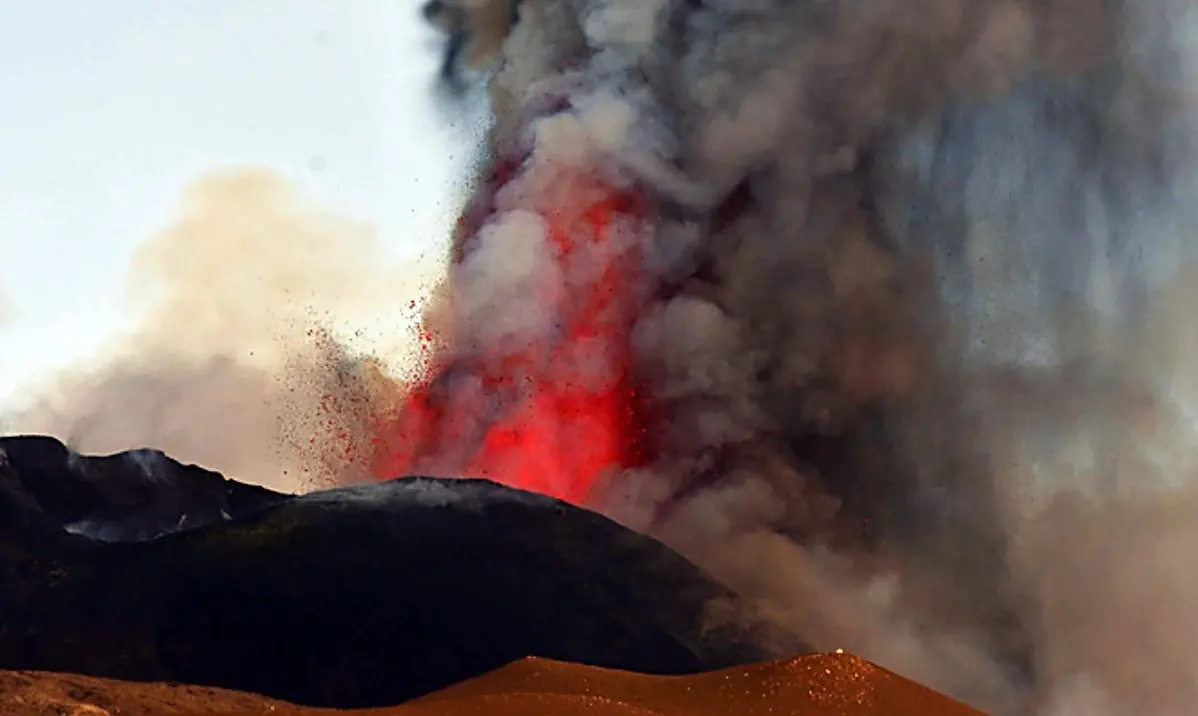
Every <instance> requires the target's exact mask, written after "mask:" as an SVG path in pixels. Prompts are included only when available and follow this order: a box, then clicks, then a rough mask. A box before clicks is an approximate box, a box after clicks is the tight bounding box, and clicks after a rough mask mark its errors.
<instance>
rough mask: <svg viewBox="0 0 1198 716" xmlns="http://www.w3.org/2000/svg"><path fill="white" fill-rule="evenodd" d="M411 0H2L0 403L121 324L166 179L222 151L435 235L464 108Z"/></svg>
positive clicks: (164, 217) (306, 189) (166, 199)
mask: <svg viewBox="0 0 1198 716" xmlns="http://www.w3.org/2000/svg"><path fill="white" fill-rule="evenodd" d="M419 4H420V3H419V0H389V1H381V0H353V1H352V2H330V1H329V0H170V1H169V2H163V1H162V0H103V1H102V2H100V1H98V0H45V1H44V2H38V3H31V2H23V1H21V0H0V107H2V110H0V117H2V120H0V407H2V404H3V401H4V400H5V398H6V396H11V395H13V394H14V391H15V389H16V388H17V387H19V386H22V385H24V384H26V383H27V382H28V381H29V380H30V378H31V376H34V375H39V374H41V375H44V374H46V373H47V372H48V371H51V370H53V369H54V367H55V366H58V365H64V364H67V363H71V362H74V361H76V360H77V359H79V358H80V357H81V356H86V355H87V354H88V353H90V352H92V351H94V350H95V349H96V347H97V346H98V345H100V343H101V342H102V341H104V340H105V339H106V338H109V337H111V336H112V335H113V334H114V332H116V331H119V330H120V329H121V328H122V327H123V326H125V325H127V324H128V323H129V321H130V320H131V317H130V316H129V315H128V314H127V313H126V312H125V309H124V308H123V307H122V291H123V287H124V280H125V275H126V268H127V265H128V262H129V259H130V256H131V254H132V252H133V250H134V248H135V247H136V246H138V245H139V244H140V243H142V242H143V241H145V240H147V239H149V238H150V237H151V236H152V235H153V234H154V233H155V232H156V231H157V230H160V229H162V228H164V227H166V226H167V225H168V224H170V222H171V220H172V218H173V217H174V216H175V215H176V213H177V209H178V206H179V199H180V196H181V192H182V191H183V189H184V187H185V186H187V185H188V184H190V183H191V182H193V181H194V180H195V179H197V178H198V177H200V176H202V175H203V174H205V173H206V172H210V171H213V170H217V169H220V168H223V167H229V166H236V165H254V166H263V167H268V168H270V169H273V170H275V171H277V172H279V173H280V174H282V175H284V176H286V177H288V178H289V179H291V180H293V181H295V182H296V183H297V184H298V186H299V188H300V189H301V190H302V191H303V193H304V195H305V196H306V197H309V198H310V199H312V200H313V201H315V202H318V206H320V207H327V208H328V209H330V210H332V211H335V212H337V213H339V214H342V215H346V216H349V217H351V218H353V219H357V220H362V221H368V222H372V223H373V224H374V225H375V227H376V228H377V230H378V231H379V233H380V235H381V237H382V238H383V240H384V242H385V243H386V245H387V246H388V248H389V249H391V250H392V251H394V252H395V253H396V254H397V256H399V257H407V256H412V257H415V256H417V255H419V254H421V253H424V252H426V251H428V249H429V248H430V246H435V244H436V242H437V241H439V240H441V239H442V237H443V236H444V233H445V230H446V227H447V226H448V222H449V221H450V220H451V218H452V212H453V211H454V210H455V209H456V206H457V203H456V202H457V199H456V196H457V195H459V194H460V193H461V191H462V187H463V177H464V176H465V174H466V171H467V170H468V168H469V162H470V160H471V156H472V141H473V140H474V138H476V137H477V132H478V129H479V126H480V125H479V117H480V113H479V112H478V111H477V110H475V111H473V112H467V111H463V110H460V109H459V110H457V111H454V110H452V109H447V108H446V106H445V103H444V102H438V101H436V100H435V96H436V95H435V91H434V85H433V78H434V77H435V75H436V67H437V62H438V52H439V46H438V44H437V43H438V41H439V38H438V37H437V36H436V35H435V34H434V33H433V31H432V29H431V28H428V27H426V26H425V25H424V23H423V22H422V20H421V18H420V16H419Z"/></svg>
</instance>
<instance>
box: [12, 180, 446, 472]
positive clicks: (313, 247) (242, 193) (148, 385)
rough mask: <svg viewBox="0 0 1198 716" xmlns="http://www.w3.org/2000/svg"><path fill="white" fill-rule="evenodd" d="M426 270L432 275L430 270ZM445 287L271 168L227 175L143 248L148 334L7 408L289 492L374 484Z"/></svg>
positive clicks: (43, 426)
mask: <svg viewBox="0 0 1198 716" xmlns="http://www.w3.org/2000/svg"><path fill="white" fill-rule="evenodd" d="M422 271H423V274H422ZM435 281H436V277H435V274H433V272H432V271H430V270H429V267H420V266H412V265H403V264H401V263H399V262H396V261H394V260H392V259H391V258H390V257H389V256H388V254H387V252H386V250H385V249H384V247H383V246H381V245H380V244H379V243H378V241H377V238H376V236H375V235H374V233H373V231H372V229H371V228H370V227H369V226H367V225H365V224H362V223H360V222H355V221H351V220H349V219H346V218H342V217H339V216H335V215H332V214H329V213H327V212H323V211H320V210H317V209H315V208H313V207H311V206H308V205H306V204H305V202H304V198H303V196H302V195H301V194H300V193H299V192H298V191H296V190H295V188H294V187H292V186H290V185H289V184H288V183H287V182H286V181H285V180H283V179H282V178H281V177H279V176H277V175H275V174H272V173H271V172H269V171H267V170H263V169H257V168H238V169H229V170H226V171H218V172H213V173H211V174H209V175H207V176H205V177H203V178H201V179H200V180H198V181H196V182H195V183H194V184H192V185H191V186H190V187H189V188H188V189H187V190H186V192H185V194H184V196H183V198H182V202H181V206H180V211H179V216H178V219H177V220H176V221H175V223H174V224H173V225H172V226H170V227H168V228H166V229H165V230H163V231H162V232H160V233H159V234H158V235H156V236H154V237H152V238H151V239H150V240H148V241H147V242H146V243H145V244H144V245H142V246H141V247H139V249H138V250H137V251H136V253H135V255H134V256H133V259H132V263H131V266H130V270H129V275H128V278H127V282H126V284H127V292H128V299H129V305H130V309H131V311H133V312H134V315H135V316H136V318H135V322H134V325H133V327H132V329H131V330H129V331H128V332H126V333H125V334H124V335H121V336H119V337H117V338H115V339H114V340H112V341H111V342H110V344H108V345H107V346H106V347H105V348H104V349H103V350H102V351H101V352H100V354H98V355H96V356H94V357H92V358H90V359H88V360H85V361H83V362H82V363H80V364H79V365H76V366H73V367H71V368H70V369H68V370H66V371H63V372H62V373H60V374H57V375H53V376H50V377H49V378H48V379H47V380H46V381H44V383H43V384H42V385H40V386H36V387H35V388H34V389H33V390H32V391H31V393H32V396H33V399H32V400H30V401H29V402H28V406H27V408H26V409H24V410H22V411H20V412H18V413H17V414H15V415H11V416H8V418H9V421H8V422H9V424H10V425H12V426H14V427H19V428H20V429H21V430H22V431H24V432H41V433H48V434H51V435H54V436H57V437H59V438H61V439H64V440H65V441H67V442H68V443H69V444H70V446H71V447H72V448H74V449H75V450H77V451H81V452H88V453H107V452H115V451H118V450H125V449H129V448H134V447H138V446H152V447H154V448H157V449H161V450H163V451H165V452H167V453H169V454H171V456H172V457H175V458H176V459H179V460H183V461H188V462H195V463H198V464H201V465H205V466H209V467H211V468H214V469H219V470H221V471H222V472H225V473H226V474H228V475H230V476H234V477H237V478H239V479H242V480H246V481H250V482H256V483H259V484H263V485H266V486H269V487H273V488H276V489H282V490H287V491H296V490H305V489H310V488H312V487H317V486H323V485H328V484H330V483H333V484H338V483H344V482H352V481H356V480H360V479H364V478H366V477H369V475H368V474H367V473H368V465H367V464H366V463H365V462H364V461H365V460H367V459H368V458H369V438H370V434H371V433H370V431H371V429H372V428H373V425H371V423H370V420H371V418H372V415H373V413H374V411H375V410H382V409H384V407H385V406H386V405H388V401H391V400H394V399H395V398H396V396H397V395H398V394H399V393H400V392H402V388H401V386H402V378H403V375H402V371H398V372H397V371H396V370H395V366H397V365H399V366H400V367H402V364H403V363H405V362H406V361H410V360H411V359H412V357H413V356H412V346H413V345H414V344H415V343H416V341H414V340H413V336H412V334H413V333H414V330H415V328H414V326H415V325H416V318H417V315H416V311H417V303H416V302H417V301H418V300H419V299H421V297H422V296H423V295H424V294H426V293H427V292H428V285H429V284H432V283H435Z"/></svg>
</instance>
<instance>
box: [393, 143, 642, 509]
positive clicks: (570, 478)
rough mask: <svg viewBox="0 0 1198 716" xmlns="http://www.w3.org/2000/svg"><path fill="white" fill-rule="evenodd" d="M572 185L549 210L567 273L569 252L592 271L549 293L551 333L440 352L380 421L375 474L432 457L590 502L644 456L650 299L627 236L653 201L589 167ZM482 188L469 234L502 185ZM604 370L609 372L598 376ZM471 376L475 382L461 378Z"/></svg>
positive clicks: (470, 473)
mask: <svg viewBox="0 0 1198 716" xmlns="http://www.w3.org/2000/svg"><path fill="white" fill-rule="evenodd" d="M514 169H515V167H514V165H511V164H509V165H507V166H502V167H500V168H499V169H498V170H497V171H496V174H495V177H494V179H493V180H492V182H491V186H492V187H494V188H496V189H498V188H499V187H501V186H502V185H503V184H505V183H506V182H507V180H508V178H510V177H511V176H512V174H513V173H514ZM569 185H570V186H575V187H577V188H578V189H579V190H578V191H576V192H574V191H572V192H569V196H568V198H567V199H566V200H565V201H560V202H557V203H556V204H555V205H554V206H553V208H551V209H549V210H543V211H542V213H543V215H544V219H545V220H546V221H547V223H548V226H549V229H550V236H551V240H552V245H553V256H554V260H555V261H556V263H557V264H558V267H559V268H560V269H561V270H562V273H566V272H569V271H570V270H571V269H574V273H573V274H572V275H573V276H575V277H576V276H577V275H578V272H577V268H578V267H577V266H574V267H571V266H570V261H571V259H582V260H583V261H586V262H588V264H587V266H586V267H585V271H584V273H585V274H586V276H587V278H585V279H583V280H579V279H577V278H574V279H572V280H571V281H570V284H569V287H568V288H566V287H564V286H562V287H558V288H559V289H563V288H564V289H566V290H558V291H555V292H553V294H554V295H546V296H544V297H543V305H546V306H548V307H549V308H550V309H551V311H552V312H553V316H554V317H555V326H556V337H555V339H551V340H548V341H546V342H544V343H541V344H530V345H527V346H524V347H522V348H521V349H520V350H517V351H515V352H506V351H505V352H502V353H501V352H500V351H499V350H498V349H495V350H492V349H491V348H490V347H488V346H482V351H481V353H482V356H481V357H479V356H478V355H477V354H476V355H473V356H471V357H462V356H461V355H460V354H459V355H456V357H451V358H449V359H446V360H437V359H435V358H434V359H433V360H432V362H431V363H432V364H431V365H430V366H429V367H428V372H427V375H426V376H425V378H424V379H423V380H422V381H421V382H420V383H419V384H418V386H417V387H416V388H414V389H413V390H412V392H411V393H410V394H409V396H408V399H407V401H406V404H404V405H403V407H402V409H401V410H400V411H399V413H398V415H396V416H393V417H392V418H391V419H390V421H389V424H388V425H386V426H384V427H382V428H381V429H380V431H379V432H380V437H379V438H376V444H377V445H376V450H375V457H374V474H375V475H378V476H380V477H394V476H401V475H407V474H413V473H418V472H422V471H426V470H429V467H427V466H428V465H435V466H436V467H435V468H433V469H437V470H445V469H450V470H452V471H453V473H454V474H455V475H457V476H462V477H482V478H488V479H491V480H494V481H496V482H499V483H502V484H505V485H508V486H511V487H516V488H520V489H525V490H529V491H533V492H538V493H542V494H546V495H550V496H552V497H556V498H559V499H562V500H565V501H568V502H571V503H573V504H583V503H585V502H586V501H587V498H588V495H590V494H591V491H592V489H593V487H594V486H595V484H596V482H597V481H598V480H600V479H601V478H602V477H603V476H605V475H607V474H610V473H611V472H612V471H615V470H619V469H621V468H625V467H633V466H637V465H641V464H644V462H645V461H647V459H648V455H647V444H646V435H647V430H646V412H647V411H646V406H645V405H644V403H643V401H642V400H641V399H640V398H639V394H638V390H637V381H636V378H635V376H634V372H633V368H632V365H631V350H630V333H631V330H632V327H633V324H634V321H635V319H636V316H637V315H638V314H639V312H640V309H641V308H642V305H641V298H640V297H639V295H638V292H637V291H638V288H637V287H638V286H639V281H638V273H639V269H640V262H639V256H638V246H637V243H636V242H631V241H628V240H627V237H628V235H629V234H628V227H629V224H632V225H633V227H634V228H633V231H634V232H635V231H636V230H637V227H639V226H641V225H643V224H644V221H645V217H646V213H647V207H646V204H645V202H644V201H643V199H642V198H641V197H640V196H638V195H637V194H636V193H635V192H633V191H630V190H620V191H617V190H613V189H612V188H611V187H609V186H608V185H607V184H606V183H604V182H602V181H600V180H598V179H595V178H593V177H590V176H575V177H573V181H572V182H571V183H570V184H569ZM485 195H486V197H487V198H486V199H484V200H483V201H484V202H485V205H484V206H481V207H479V211H478V212H477V214H476V216H475V217H474V220H472V221H469V220H468V221H467V222H466V223H465V225H464V226H463V227H462V229H463V231H464V232H466V235H467V236H473V235H474V234H475V233H476V230H477V229H478V228H481V225H482V224H483V223H485V221H486V220H487V219H489V218H491V217H493V216H494V215H495V213H496V209H495V206H494V195H495V192H492V191H488V192H486V193H485ZM596 197H598V199H596ZM617 225H618V226H617ZM465 252H469V244H467V245H466V248H465ZM584 253H585V256H582V254H584ZM456 258H457V259H460V258H461V257H456ZM459 262H460V261H459ZM538 298H539V299H541V298H542V297H538ZM455 330H458V331H463V330H464V331H469V330H470V327H469V326H465V327H459V328H455ZM452 338H453V339H454V340H461V339H463V338H466V339H468V338H469V336H462V335H455V336H453V337H452ZM597 361H598V362H599V363H598V364H597ZM596 371H598V374H599V375H602V376H605V377H604V378H601V379H599V380H598V381H597V380H596V377H595V376H596V374H597V373H596ZM463 379H471V380H473V381H474V383H473V385H474V386H476V389H474V390H460V389H457V388H456V387H455V386H457V385H460V384H461V381H462V380H463ZM463 451H464V452H463ZM451 455H453V456H457V457H452V458H447V457H446V456H451ZM447 459H448V460H449V461H450V464H449V465H448V466H447V465H446V462H445V461H446V460H447Z"/></svg>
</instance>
